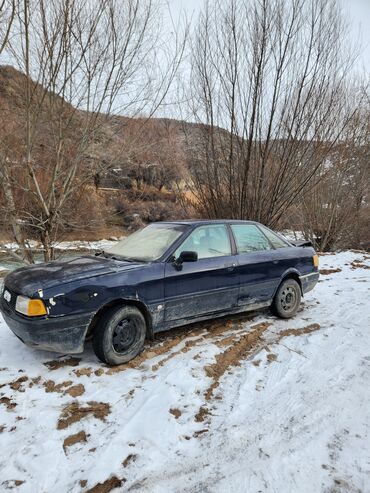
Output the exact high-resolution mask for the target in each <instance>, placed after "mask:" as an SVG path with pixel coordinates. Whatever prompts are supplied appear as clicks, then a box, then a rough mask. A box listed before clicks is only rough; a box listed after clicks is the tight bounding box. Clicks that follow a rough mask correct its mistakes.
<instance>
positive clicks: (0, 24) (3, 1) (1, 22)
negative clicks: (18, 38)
mask: <svg viewBox="0 0 370 493" xmlns="http://www.w3.org/2000/svg"><path fill="white" fill-rule="evenodd" d="M15 4H16V0H0V55H1V53H2V52H3V50H4V48H5V46H6V45H7V42H8V38H9V34H10V31H11V28H12V24H13V21H14V17H15Z"/></svg>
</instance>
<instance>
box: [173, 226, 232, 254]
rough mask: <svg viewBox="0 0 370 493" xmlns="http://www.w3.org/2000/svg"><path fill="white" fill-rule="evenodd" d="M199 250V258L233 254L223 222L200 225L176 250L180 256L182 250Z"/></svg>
mask: <svg viewBox="0 0 370 493" xmlns="http://www.w3.org/2000/svg"><path fill="white" fill-rule="evenodd" d="M184 251H191V252H197V254H198V259H202V258H210V257H223V256H226V255H231V246H230V239H229V235H228V232H227V229H226V226H224V225H223V224H215V225H211V226H200V227H199V228H197V229H195V230H194V231H193V232H192V233H191V234H190V236H188V237H187V238H186V240H185V241H184V243H183V244H182V245H180V246H179V248H178V249H177V250H176V252H175V257H176V258H178V256H179V255H180V253H181V252H184Z"/></svg>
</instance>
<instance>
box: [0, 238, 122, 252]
mask: <svg viewBox="0 0 370 493" xmlns="http://www.w3.org/2000/svg"><path fill="white" fill-rule="evenodd" d="M122 238H123V237H121V238H117V240H118V239H122ZM117 240H116V239H111V240H95V241H83V240H73V241H60V242H58V243H54V244H53V247H54V248H56V249H58V250H61V251H68V250H74V251H76V250H104V249H107V248H109V247H111V246H113V245H115V244H116V243H117ZM28 243H29V245H30V247H31V248H33V249H37V248H39V249H42V245H41V243H38V242H37V241H34V240H29V241H28ZM18 249H19V246H18V244H17V243H14V242H13V243H1V242H0V252H2V253H6V252H7V251H8V250H11V251H16V250H18Z"/></svg>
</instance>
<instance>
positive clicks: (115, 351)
mask: <svg viewBox="0 0 370 493" xmlns="http://www.w3.org/2000/svg"><path fill="white" fill-rule="evenodd" d="M145 335H146V323H145V318H144V316H143V314H142V313H141V311H140V310H138V309H137V308H136V307H134V306H119V307H115V308H112V309H110V310H108V311H107V312H105V313H104V314H103V315H102V317H101V318H100V319H99V321H98V323H97V326H96V328H95V331H94V334H93V348H94V352H95V354H96V356H97V357H98V358H99V359H100V360H101V361H103V362H104V363H107V364H108V365H120V364H122V363H127V362H128V361H130V360H131V359H133V358H135V356H137V355H138V354H139V353H141V351H142V350H143V347H144V341H145Z"/></svg>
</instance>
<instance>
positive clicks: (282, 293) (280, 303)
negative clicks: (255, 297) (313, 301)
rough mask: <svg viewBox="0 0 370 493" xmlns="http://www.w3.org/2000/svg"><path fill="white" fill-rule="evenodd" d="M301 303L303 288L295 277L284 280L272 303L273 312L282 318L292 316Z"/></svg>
mask: <svg viewBox="0 0 370 493" xmlns="http://www.w3.org/2000/svg"><path fill="white" fill-rule="evenodd" d="M300 303H301V288H300V286H299V284H298V282H297V281H295V280H294V279H286V280H285V281H283V282H282V283H281V284H280V286H279V288H278V290H277V292H276V295H275V298H274V301H273V302H272V305H271V310H272V312H273V313H274V314H275V315H277V316H278V317H280V318H291V317H294V315H295V314H296V313H297V311H298V308H299V305H300Z"/></svg>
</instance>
